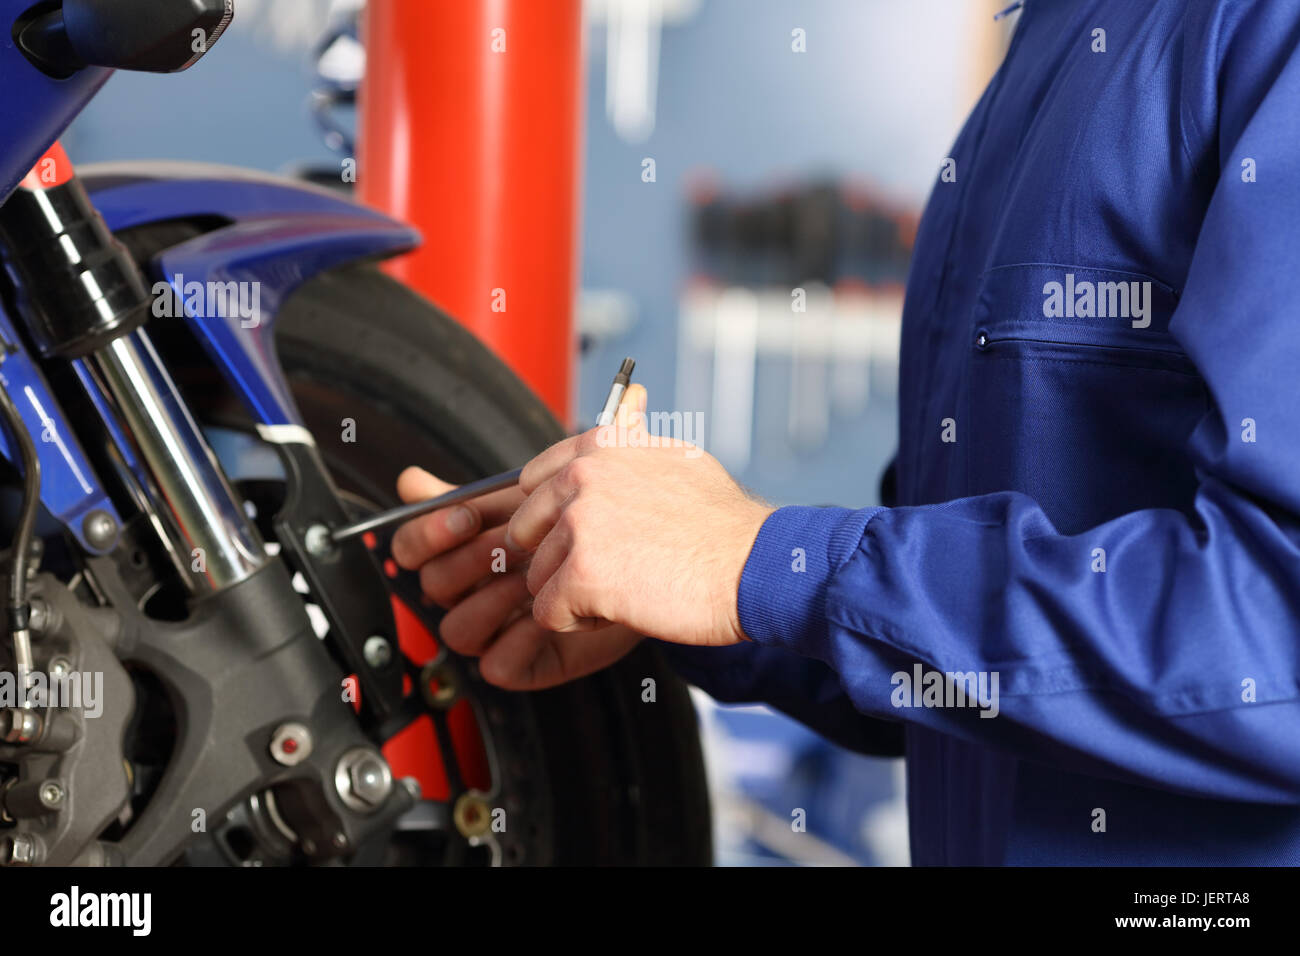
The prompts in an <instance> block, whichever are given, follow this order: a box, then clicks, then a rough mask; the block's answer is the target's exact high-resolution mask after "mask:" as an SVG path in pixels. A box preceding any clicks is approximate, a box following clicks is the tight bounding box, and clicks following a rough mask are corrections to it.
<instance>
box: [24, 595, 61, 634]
mask: <svg viewBox="0 0 1300 956" xmlns="http://www.w3.org/2000/svg"><path fill="white" fill-rule="evenodd" d="M30 603H31V608H32V613H31V617H30V618H29V619H28V621H27V625H28V627H29V628H31V630H32V632H33V633H35V634H44V633H45V632H46V631H48V630H52V626H53V625H54V623H55V616H54V609H53V608H51V607H50V605H49V604H48V603H46V601H45V598H43V597H40V596H39V595H33V597H32V599H31V602H30Z"/></svg>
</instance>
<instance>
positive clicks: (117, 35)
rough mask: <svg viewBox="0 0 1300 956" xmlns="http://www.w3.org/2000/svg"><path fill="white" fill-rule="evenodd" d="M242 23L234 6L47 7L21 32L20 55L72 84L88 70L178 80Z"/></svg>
mask: <svg viewBox="0 0 1300 956" xmlns="http://www.w3.org/2000/svg"><path fill="white" fill-rule="evenodd" d="M234 16H235V0H62V2H61V3H60V2H58V0H53V2H50V0H47V2H44V3H40V4H37V5H36V6H35V7H32V8H31V9H30V10H29V11H28V12H27V13H26V14H24V15H23V16H22V17H21V18H19V20H18V22H17V23H16V24H15V25H14V31H13V33H14V40H15V42H16V43H17V44H18V47H19V49H21V50H22V51H23V53H24V54H26V56H27V57H28V59H30V60H31V61H32V62H33V63H35V64H36V66H38V67H39V68H40V69H41V70H43V71H44V72H46V73H48V74H49V75H51V76H54V77H59V78H63V77H68V76H71V75H72V74H73V73H75V72H76V71H77V70H80V69H82V68H83V67H87V66H102V67H108V68H110V69H115V70H136V71H140V72H145V73H177V72H179V71H181V70H185V69H188V68H189V67H191V66H193V65H194V64H195V63H197V62H198V61H199V60H200V59H201V58H202V57H203V54H205V53H207V52H208V50H210V49H211V48H212V44H214V43H216V42H217V40H218V39H220V37H221V34H222V33H224V32H225V30H226V27H228V26H229V25H230V21H231V20H232V19H234Z"/></svg>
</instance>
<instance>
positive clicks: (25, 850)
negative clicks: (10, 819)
mask: <svg viewBox="0 0 1300 956" xmlns="http://www.w3.org/2000/svg"><path fill="white" fill-rule="evenodd" d="M41 850H42V845H41V841H40V840H39V839H37V838H36V837H34V836H32V835H31V834H28V833H15V834H13V835H12V836H7V837H5V838H4V840H0V866H35V865H36V862H37V860H38V859H39V858H40V855H41Z"/></svg>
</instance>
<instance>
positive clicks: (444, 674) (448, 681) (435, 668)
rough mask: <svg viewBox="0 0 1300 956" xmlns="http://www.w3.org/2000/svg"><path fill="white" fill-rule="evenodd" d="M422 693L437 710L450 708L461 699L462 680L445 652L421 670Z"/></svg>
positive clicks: (426, 701)
mask: <svg viewBox="0 0 1300 956" xmlns="http://www.w3.org/2000/svg"><path fill="white" fill-rule="evenodd" d="M420 693H421V694H422V695H423V696H424V702H425V703H426V704H428V705H429V706H430V707H432V708H434V709H435V710H450V709H451V705H452V704H454V703H456V701H457V700H458V699H460V681H459V680H457V677H456V671H455V670H454V669H453V668H452V667H451V665H450V664H448V663H447V658H446V655H445V654H443V655H439V656H438V657H435V658H434V659H433V660H431V661H429V663H427V664H425V665H424V668H423V669H422V670H421V671H420Z"/></svg>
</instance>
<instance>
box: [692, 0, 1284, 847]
mask: <svg viewBox="0 0 1300 956" xmlns="http://www.w3.org/2000/svg"><path fill="white" fill-rule="evenodd" d="M1298 43H1300V0H1027V2H1026V3H1025V4H1024V6H1023V9H1022V10H1021V11H1020V13H1019V22H1018V23H1017V24H1016V27H1015V33H1014V35H1013V37H1012V40H1011V44H1010V47H1009V50H1008V52H1007V56H1006V59H1005V61H1004V62H1003V64H1002V66H1001V68H1000V69H999V70H998V73H997V75H996V76H995V77H994V79H993V80H992V82H991V83H990V85H989V87H988V89H987V90H986V91H985V93H984V95H983V98H982V99H981V100H980V102H979V104H978V105H977V106H976V108H975V110H974V112H973V113H972V114H971V116H970V118H969V120H968V121H967V123H966V125H965V127H964V129H963V130H962V132H961V134H960V136H959V138H958V140H957V142H956V145H955V146H954V147H953V149H952V154H951V156H950V157H949V158H948V159H949V160H950V161H948V162H944V163H942V168H943V172H941V174H940V176H939V177H938V180H937V181H936V183H935V186H934V189H933V192H932V195H931V197H930V200H929V204H928V206H927V208H926V211H925V215H924V217H923V219H922V222H921V226H920V230H919V233H918V237H917V243H916V251H915V257H914V259H913V262H912V267H911V273H910V275H909V278H908V286H907V298H906V304H905V307H904V315H903V336H902V354H901V375H900V386H899V387H900V396H899V401H900V410H899V448H898V454H897V458H896V459H895V462H894V464H893V465H892V466H891V474H889V475H887V480H886V482H885V484H886V486H887V487H889V488H891V489H892V493H891V495H890V496H888V497H885V498H884V500H885V502H886V504H887V505H889V507H885V508H867V509H864V510H861V511H853V510H848V509H839V508H807V507H788V508H781V509H779V510H778V511H776V512H775V513H774V514H773V515H772V516H771V517H770V518H769V519H768V520H767V522H766V524H765V525H764V526H763V528H762V531H761V532H760V534H759V536H758V540H757V542H756V543H755V545H754V548H753V551H752V553H751V555H750V557H749V560H748V563H747V564H746V567H745V570H744V573H743V576H742V579H741V582H740V591H739V601H738V603H739V611H740V619H741V624H742V626H743V628H744V630H745V632H746V634H748V636H749V637H750V638H751V639H752V643H749V644H741V645H737V646H734V647H729V648H722V649H694V648H679V647H672V648H669V649H668V653H669V654H670V656H671V657H672V658H673V659H674V660H675V663H676V665H677V667H678V669H679V671H680V672H681V673H683V675H684V676H686V677H687V678H688V679H690V680H692V681H693V682H695V683H696V684H698V685H699V686H701V687H702V688H704V689H705V690H706V691H709V692H710V693H711V694H713V695H714V696H715V697H717V698H718V699H720V700H724V701H766V702H768V703H770V704H772V705H773V706H775V707H777V708H779V709H781V710H783V711H785V712H787V713H789V714H791V715H792V716H794V717H796V718H797V719H799V720H801V721H803V722H804V723H806V724H808V725H809V726H811V727H813V728H814V729H816V730H818V731H820V732H822V733H823V734H825V735H826V736H828V737H829V738H831V739H833V740H835V741H837V742H839V743H842V744H844V745H846V746H849V747H852V748H854V749H857V750H860V751H863V752H868V753H891V752H893V753H897V752H902V753H905V755H906V758H907V766H908V775H907V790H908V807H909V814H910V827H911V844H912V859H913V862H914V863H917V864H1228V865H1231V864H1297V863H1300V700H1298V693H1300V53H1297V44H1298ZM1126 300H1127V301H1126ZM931 672H934V673H937V674H940V675H949V674H952V675H971V674H980V675H993V674H996V675H997V680H998V685H997V686H998V691H999V694H998V701H997V707H996V716H993V715H992V714H991V713H990V715H989V716H987V717H986V716H981V712H982V711H984V712H988V711H990V710H991V708H987V707H978V706H971V700H970V698H968V699H967V706H951V704H953V703H956V704H960V702H961V697H960V695H957V696H956V697H954V696H953V695H952V694H951V691H950V690H949V692H948V693H947V694H946V695H945V693H944V688H945V687H948V688H950V687H951V685H953V684H954V683H955V678H948V677H946V676H944V677H943V678H942V679H943V681H944V685H943V686H941V687H939V689H938V691H937V692H936V696H935V697H934V698H933V700H932V702H933V703H941V704H943V705H942V706H925V705H924V703H923V702H922V701H921V700H920V698H919V697H918V696H916V695H918V694H919V691H914V690H908V689H907V686H906V683H903V682H902V678H901V677H900V676H899V675H907V677H908V680H909V681H910V679H911V678H913V677H914V676H918V675H921V674H925V675H928V674H929V673H931ZM927 680H928V678H927ZM927 686H929V685H927ZM880 718H883V720H881V719H880Z"/></svg>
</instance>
